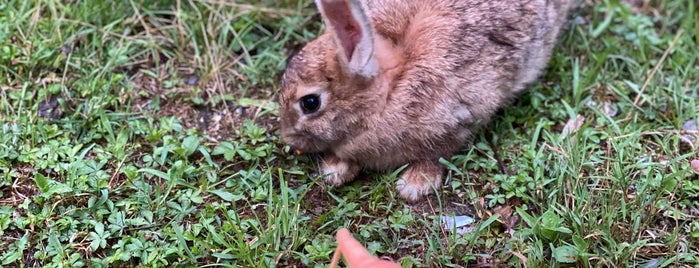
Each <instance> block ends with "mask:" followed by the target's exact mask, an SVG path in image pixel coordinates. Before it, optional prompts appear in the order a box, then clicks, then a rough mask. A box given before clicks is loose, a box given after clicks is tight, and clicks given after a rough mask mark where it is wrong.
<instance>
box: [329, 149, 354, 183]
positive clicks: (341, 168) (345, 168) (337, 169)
mask: <svg viewBox="0 0 699 268" xmlns="http://www.w3.org/2000/svg"><path fill="white" fill-rule="evenodd" d="M360 169H361V167H360V166H359V165H358V164H356V163H353V162H349V161H344V160H341V159H339V158H337V157H335V156H333V155H329V156H325V157H324V158H323V175H325V176H326V177H325V181H327V182H328V183H330V184H332V185H334V186H340V185H343V184H345V183H346V182H350V181H352V180H354V178H355V177H357V174H358V173H359V170H360Z"/></svg>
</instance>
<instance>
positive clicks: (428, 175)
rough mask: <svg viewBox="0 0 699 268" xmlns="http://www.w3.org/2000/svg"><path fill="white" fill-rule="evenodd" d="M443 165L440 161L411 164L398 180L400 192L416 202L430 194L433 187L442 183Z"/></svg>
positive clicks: (407, 198)
mask: <svg viewBox="0 0 699 268" xmlns="http://www.w3.org/2000/svg"><path fill="white" fill-rule="evenodd" d="M442 172H443V170H442V166H441V165H440V164H439V163H438V162H432V161H423V162H416V163H412V164H410V165H409V166H408V167H407V168H406V169H405V171H403V173H401V175H400V179H399V180H398V181H397V182H396V190H398V194H400V196H401V197H402V198H403V199H405V200H408V201H411V202H414V201H417V200H419V199H420V198H422V197H423V196H425V195H427V194H429V193H430V192H431V191H432V189H433V187H434V189H439V188H440V187H441V184H442Z"/></svg>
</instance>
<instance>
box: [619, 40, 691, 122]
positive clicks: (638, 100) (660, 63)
mask: <svg viewBox="0 0 699 268" xmlns="http://www.w3.org/2000/svg"><path fill="white" fill-rule="evenodd" d="M683 33H684V29H680V30H679V31H678V32H677V34H676V35H675V38H674V39H673V40H672V43H670V46H669V47H668V48H667V49H666V50H665V52H663V56H662V57H660V61H658V64H656V65H655V67H653V70H651V71H650V74H649V75H648V78H646V81H645V82H643V86H642V87H641V90H639V91H638V95H636V98H635V99H634V100H633V105H634V106H635V107H636V108H638V109H639V110H641V107H640V106H639V105H641V96H643V92H645V91H646V88H648V85H649V84H650V81H651V80H653V77H655V73H657V72H658V70H659V69H660V67H661V66H663V62H665V59H667V56H668V55H669V54H670V51H672V49H673V48H674V47H675V45H677V41H679V40H680V37H681V36H682V34H683ZM633 111H634V110H630V111H629V112H628V113H627V114H626V120H629V119H631V114H632V113H633Z"/></svg>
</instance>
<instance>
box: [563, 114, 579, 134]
mask: <svg viewBox="0 0 699 268" xmlns="http://www.w3.org/2000/svg"><path fill="white" fill-rule="evenodd" d="M584 123H585V117H584V116H582V115H577V116H576V117H575V118H571V119H570V120H568V122H566V124H565V125H564V126H563V130H562V131H561V137H562V138H565V137H568V135H570V134H572V133H574V132H576V131H578V130H580V127H582V125H583V124H584Z"/></svg>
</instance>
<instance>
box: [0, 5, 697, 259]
mask: <svg viewBox="0 0 699 268" xmlns="http://www.w3.org/2000/svg"><path fill="white" fill-rule="evenodd" d="M587 2H588V3H587V4H584V5H582V6H581V8H580V9H579V10H576V12H574V14H573V15H572V21H573V23H572V24H571V26H570V27H569V28H568V30H566V31H565V33H564V35H563V37H562V41H561V44H560V45H559V46H558V48H557V50H556V52H555V55H554V57H553V60H552V61H551V64H550V68H549V71H548V73H547V74H546V75H545V76H544V77H543V78H542V79H541V83H538V84H536V85H532V86H531V87H530V89H529V90H528V91H527V92H526V93H525V94H523V95H522V96H521V98H520V99H519V100H518V101H517V102H516V103H515V104H513V105H512V106H510V107H508V108H506V109H504V110H503V111H501V112H500V113H498V114H497V116H496V118H495V120H494V121H493V123H492V124H491V125H490V126H489V127H488V128H487V129H485V130H483V131H482V132H480V133H479V134H478V135H477V136H476V137H474V141H473V146H468V147H466V148H465V149H464V150H462V152H461V153H460V154H458V155H455V156H454V157H453V158H451V159H444V160H443V163H444V164H445V166H447V167H448V169H449V174H448V178H447V180H446V186H445V189H444V190H442V191H440V192H439V195H437V196H433V197H431V198H430V199H429V200H427V201H426V202H422V203H420V204H412V205H411V204H406V203H405V202H403V201H402V200H401V199H400V198H399V197H397V195H396V193H395V192H394V190H393V188H394V183H395V174H377V173H371V172H367V173H364V174H363V175H362V176H363V178H362V179H360V180H358V181H357V182H354V183H351V184H349V185H347V186H344V187H339V188H333V187H329V186H327V185H326V184H324V183H323V182H322V178H320V177H319V176H318V174H317V167H316V164H315V162H314V160H313V159H311V158H309V157H306V156H296V155H294V154H293V152H290V149H289V147H288V146H286V145H284V143H283V142H282V141H281V140H280V138H279V128H278V123H277V119H276V115H277V112H276V105H277V104H276V103H275V95H276V93H278V91H279V85H278V78H279V74H280V73H281V72H282V71H283V68H284V60H285V58H286V57H287V55H289V54H290V53H291V52H292V51H293V50H294V49H297V48H299V47H300V46H301V45H303V44H304V43H305V42H307V40H309V39H311V38H313V36H315V35H316V34H317V33H318V32H320V30H321V25H320V22H319V17H318V16H317V15H316V13H315V10H314V8H313V5H312V4H311V3H310V1H306V0H302V1H300V2H299V3H297V2H296V1H292V0H284V1H261V3H253V4H249V3H246V1H206V0H186V1H183V0H178V1H157V0H139V1H135V0H129V1H126V0H124V1H113V2H108V1H55V0H47V1H37V0H29V1H20V0H9V2H7V1H6V2H3V3H0V79H1V80H0V87H1V91H0V126H1V130H0V131H1V133H0V237H1V239H2V241H1V242H0V262H1V263H0V266H3V267H4V266H10V267H57V266H59V265H60V266H62V267H81V266H82V267H106V266H115V267H125V266H144V267H163V266H172V265H175V266H183V267H190V266H204V267H218V266H224V267H238V266H243V267H257V266H279V267H284V266H324V265H327V264H328V263H329V262H330V258H331V256H332V252H333V250H334V248H335V246H336V245H335V243H334V239H333V235H334V233H335V231H336V230H337V229H338V228H340V227H343V226H345V227H348V228H349V229H350V230H351V231H352V232H353V233H354V234H355V236H356V237H357V238H358V239H359V240H360V241H361V242H362V243H363V244H365V245H366V246H367V247H368V248H369V250H370V251H371V252H372V253H375V254H377V255H383V256H389V257H391V258H393V259H395V260H398V261H400V262H401V263H402V264H403V266H405V267H410V266H416V267H420V266H438V267H453V266H466V265H476V264H493V265H499V266H528V267H544V266H550V267H559V266H580V267H622V266H642V267H667V266H671V267H677V266H680V267H682V266H685V267H692V266H696V265H699V247H698V246H697V245H699V221H697V218H699V177H698V176H697V172H696V171H694V169H693V168H692V167H691V166H690V161H691V160H693V159H697V158H699V157H698V156H697V146H698V145H699V142H698V141H697V140H698V139H697V138H696V136H697V133H696V130H694V131H683V130H682V126H683V124H684V123H685V122H686V121H688V120H696V119H698V118H697V110H698V109H697V107H698V106H697V99H698V98H699V67H698V66H699V62H698V61H699V3H697V2H696V1H694V0H688V1H671V0H658V1H631V2H645V3H647V5H645V6H641V5H638V6H634V5H629V4H628V3H626V1H621V0H604V1H594V3H591V2H590V1H587ZM605 107H607V108H605ZM608 107H611V109H610V108H608ZM573 118H582V119H584V121H581V122H583V124H582V125H581V126H580V128H579V129H577V131H575V132H573V133H572V134H569V135H567V136H565V135H561V132H562V130H563V129H564V125H565V124H566V122H568V121H569V120H571V119H573ZM681 135H689V136H690V137H693V142H691V143H687V142H683V141H682V140H681V139H680V136H681ZM501 166H502V167H503V168H504V169H505V171H506V172H503V170H501ZM442 215H471V216H473V217H475V218H476V220H477V221H476V223H475V224H474V226H473V231H472V232H471V233H469V234H466V235H463V236H462V235H456V234H454V233H453V232H451V230H444V229H442V228H441V227H440V223H439V218H440V216H442Z"/></svg>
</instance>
